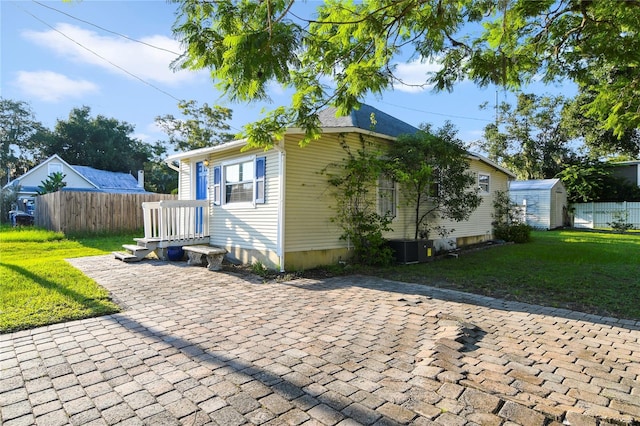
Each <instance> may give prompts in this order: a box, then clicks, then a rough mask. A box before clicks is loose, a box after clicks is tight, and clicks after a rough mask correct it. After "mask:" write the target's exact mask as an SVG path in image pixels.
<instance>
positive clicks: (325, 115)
mask: <svg viewBox="0 0 640 426" xmlns="http://www.w3.org/2000/svg"><path fill="white" fill-rule="evenodd" d="M336 112H337V109H336V108H334V107H329V108H327V109H324V110H322V111H320V112H319V113H318V118H319V119H320V127H321V128H323V129H336V128H349V127H357V128H359V129H363V130H372V131H374V132H376V133H380V134H383V135H387V136H391V137H394V138H395V137H397V136H399V135H401V134H405V133H409V134H412V133H415V132H417V131H418V128H416V127H414V126H412V125H410V124H408V123H405V122H404V121H402V120H398V119H397V118H395V117H392V116H390V115H389V114H387V113H385V112H382V111H380V110H379V109H376V108H374V107H372V106H370V105H365V104H362V105H361V106H360V108H359V109H357V110H355V109H354V110H353V111H351V114H349V115H345V116H343V117H336ZM371 114H374V116H375V120H376V125H375V127H373V128H372V126H371Z"/></svg>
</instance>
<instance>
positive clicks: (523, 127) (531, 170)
mask: <svg viewBox="0 0 640 426" xmlns="http://www.w3.org/2000/svg"><path fill="white" fill-rule="evenodd" d="M565 102H566V101H565V99H564V98H563V97H562V96H537V95H534V94H525V93H520V94H519V95H518V98H517V104H516V106H515V107H513V106H512V105H510V104H508V103H506V102H503V103H502V104H501V105H499V111H500V114H499V117H500V125H496V124H493V123H492V124H489V125H487V126H486V127H485V129H484V141H483V142H482V144H481V146H482V148H483V150H484V151H485V152H487V153H488V156H489V158H490V159H491V160H493V161H495V162H496V163H498V164H501V165H503V166H504V167H506V168H508V169H510V170H513V171H514V172H516V174H517V175H518V178H520V179H546V178H552V177H554V176H555V175H556V174H557V173H558V172H559V171H560V170H562V168H563V167H564V164H566V163H567V162H569V161H571V160H572V159H573V155H572V152H571V150H570V149H569V146H568V144H569V142H570V138H569V133H568V131H567V130H566V129H565V128H564V125H563V121H562V119H561V117H562V110H563V107H564V104H565Z"/></svg>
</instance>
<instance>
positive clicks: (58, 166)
mask: <svg viewBox="0 0 640 426" xmlns="http://www.w3.org/2000/svg"><path fill="white" fill-rule="evenodd" d="M63 170H64V166H63V165H62V163H49V164H48V165H47V176H51V175H52V174H54V173H57V172H60V173H62V172H63Z"/></svg>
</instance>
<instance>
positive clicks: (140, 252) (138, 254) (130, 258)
mask: <svg viewBox="0 0 640 426" xmlns="http://www.w3.org/2000/svg"><path fill="white" fill-rule="evenodd" d="M122 248H124V249H125V250H127V251H128V252H129V253H122V252H113V255H114V256H115V257H116V259H120V260H122V261H123V262H139V261H141V260H142V259H144V258H145V257H147V255H148V254H149V253H151V252H152V251H154V250H155V247H153V248H151V247H145V246H141V245H139V243H138V245H133V244H123V245H122Z"/></svg>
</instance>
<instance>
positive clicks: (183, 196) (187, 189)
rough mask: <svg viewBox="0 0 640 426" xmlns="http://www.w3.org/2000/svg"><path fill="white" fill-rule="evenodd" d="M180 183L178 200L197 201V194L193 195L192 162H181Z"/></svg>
mask: <svg viewBox="0 0 640 426" xmlns="http://www.w3.org/2000/svg"><path fill="white" fill-rule="evenodd" d="M178 177H179V180H180V181H179V182H178V197H179V198H178V199H180V200H195V198H196V197H195V194H191V187H192V186H193V185H192V183H191V179H192V167H191V161H189V160H182V161H180V174H179V176H178Z"/></svg>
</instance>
